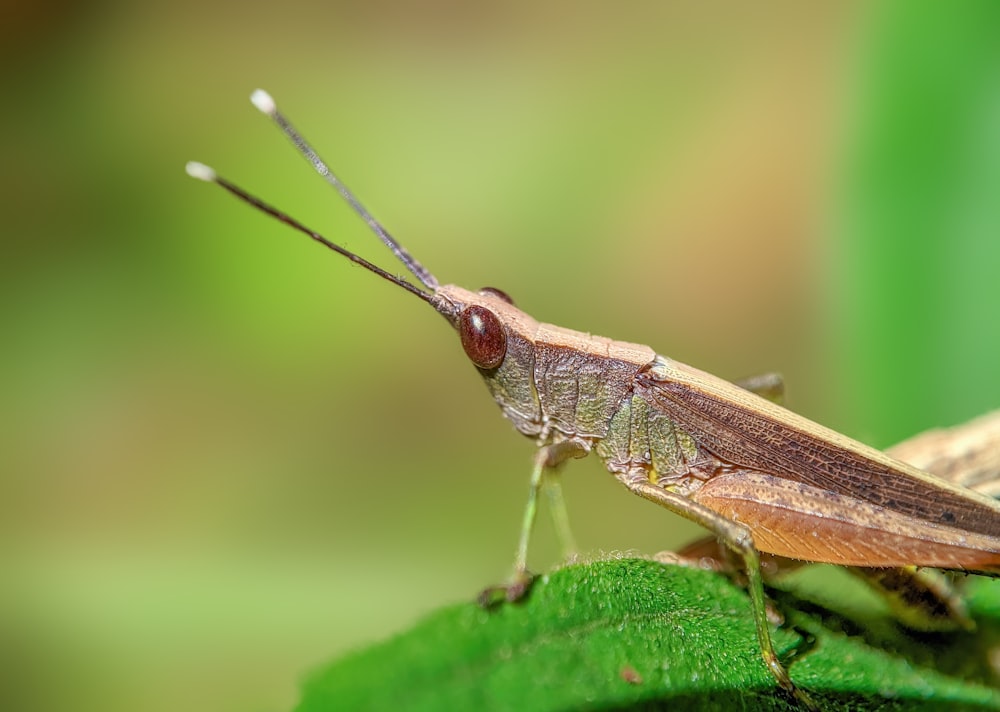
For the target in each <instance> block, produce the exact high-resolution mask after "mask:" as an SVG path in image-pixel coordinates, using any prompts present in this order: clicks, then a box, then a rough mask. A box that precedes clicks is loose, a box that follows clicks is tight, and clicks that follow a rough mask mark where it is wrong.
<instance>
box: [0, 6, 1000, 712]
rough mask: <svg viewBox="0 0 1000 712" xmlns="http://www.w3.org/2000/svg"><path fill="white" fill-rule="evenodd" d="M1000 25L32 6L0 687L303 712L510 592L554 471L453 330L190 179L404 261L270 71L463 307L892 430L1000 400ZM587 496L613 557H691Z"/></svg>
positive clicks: (548, 549) (11, 195)
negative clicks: (372, 662) (671, 553)
mask: <svg viewBox="0 0 1000 712" xmlns="http://www.w3.org/2000/svg"><path fill="white" fill-rule="evenodd" d="M997 36H1000V5H998V4H996V3H993V2H979V3H975V2H972V3H957V4H949V5H944V4H938V3H930V2H902V1H898V2H883V3H844V2H813V3H796V2H770V3H752V4H748V3H741V2H734V1H732V2H724V1H720V2H712V3H654V2H646V3H630V4H627V5H622V4H619V5H610V4H605V3H594V2H582V3H570V2H543V3H533V2H513V3H505V4H500V5H498V4H489V5H486V4H466V3H456V2H448V1H442V2H432V3H429V4H428V3H421V4H410V3H392V2H374V3H371V2H369V3H363V4H361V3H358V4H348V3H312V4H311V3H308V2H293V3H291V4H278V3H244V4H240V5H238V6H237V5H225V4H213V3H194V2H190V0H181V1H180V2H173V3H164V2H150V3H123V2H99V3H75V4H74V3H72V2H67V3H59V2H58V1H56V0H50V1H48V2H44V1H43V2H41V3H36V4H33V5H30V6H29V5H27V4H26V3H21V4H6V5H5V6H4V20H3V22H2V23H0V52H2V53H3V64H2V67H3V69H2V75H0V77H2V79H0V81H2V88H3V92H4V102H3V104H4V107H5V110H4V111H3V113H2V116H0V127H2V131H0V136H2V139H0V141H2V142H3V144H2V150H3V153H2V155H3V160H2V163H0V201H2V202H3V204H2V215H3V225H4V227H3V232H2V234H3V243H2V244H3V248H4V249H3V259H2V269H3V275H2V276H3V279H2V287H0V289H2V290H3V300H2V307H0V309H2V311H0V315H2V320H3V321H2V326H3V333H4V343H3V349H2V364H0V365H2V368H0V378H2V379H3V393H4V397H3V404H4V407H3V409H2V411H0V417H2V419H3V422H2V428H0V433H2V434H0V439H2V440H0V457H2V461H0V467H2V469H0V472H2V474H0V518H2V520H0V537H2V538H0V557H2V560H0V565H2V568H0V638H2V639H3V641H4V642H3V645H2V646H0V651H2V652H0V706H2V707H3V708H4V709H22V710H24V709H70V708H72V709H76V710H90V709H94V710H97V709H100V710H131V709H143V710H150V711H154V712H156V711H159V710H174V709H213V710H280V709H286V708H288V707H289V706H290V705H291V704H292V703H293V702H294V700H295V699H296V694H297V692H296V691H297V684H298V681H299V680H300V679H301V678H302V677H303V676H304V675H305V673H306V672H307V671H308V670H310V669H312V668H314V667H316V666H317V665H318V664H320V663H321V662H323V661H325V660H327V659H329V658H330V657H332V656H333V655H335V654H337V653H340V652H343V651H345V650H348V649H350V648H352V647H356V646H359V645H363V644H365V643H367V642H370V641H374V640H376V639H379V638H381V637H384V636H386V635H388V634H390V633H391V632H393V631H397V630H400V629H402V628H404V627H406V626H407V625H408V624H409V623H411V622H412V621H414V620H415V619H416V618H417V617H418V616H420V615H421V614H422V613H425V612H427V611H429V610H432V609H434V608H435V607H437V606H439V605H442V604H444V603H449V602H454V601H458V600H467V599H469V598H470V597H472V596H474V595H475V594H476V592H477V591H478V590H479V589H480V588H481V587H483V586H484V585H486V584H489V583H493V582H497V581H499V580H501V579H502V578H503V577H504V576H505V575H506V574H507V572H508V567H509V565H510V562H511V559H512V554H513V548H514V545H515V540H516V534H517V528H518V523H519V521H520V516H521V508H522V506H523V502H524V496H525V494H526V491H527V477H528V469H529V463H530V458H531V454H532V446H531V444H530V443H529V442H528V441H526V440H524V439H523V438H521V437H520V436H519V435H517V434H516V433H515V432H514V431H513V430H512V428H511V427H510V426H509V425H508V424H507V423H506V422H505V421H504V420H502V419H501V418H500V417H499V415H498V412H497V409H496V406H495V405H494V404H493V403H492V401H491V399H490V398H489V396H488V394H487V392H486V390H485V388H484V387H483V385H482V384H481V383H480V380H479V377H478V376H477V375H476V373H475V371H474V369H472V367H471V366H470V365H468V363H467V362H466V360H465V357H464V355H463V354H462V352H461V348H460V347H459V345H458V342H457V339H456V338H455V336H454V334H453V333H452V332H451V331H450V329H449V328H448V326H447V325H446V324H445V323H444V322H443V321H442V320H441V319H440V317H438V316H437V315H435V314H434V313H432V312H431V310H429V309H427V308H426V306H425V305H423V304H422V303H420V302H419V301H417V300H415V299H413V298H411V297H410V296H408V295H406V294H404V293H401V292H400V291H399V290H396V289H394V288H392V287H391V286H390V285H388V284H386V283H384V282H383V281H381V280H378V279H376V278H374V277H373V276H371V275H369V274H367V273H365V272H364V271H362V270H360V269H354V268H350V267H349V266H348V265H347V264H346V263H345V261H344V260H342V259H340V258H338V257H336V256H334V255H332V254H330V253H327V252H325V251H324V250H322V249H320V248H319V247H317V246H315V245H313V244H310V243H309V242H308V241H307V240H305V239H304V238H302V237H300V236H298V235H297V234H294V233H291V232H290V231H288V230H287V229H283V227H282V226H281V225H279V224H277V223H275V222H274V221H271V220H268V219H266V218H264V217H263V216H261V215H258V214H256V213H254V212H253V211H251V210H249V209H248V208H246V207H245V206H243V205H240V204H238V203H237V202H236V201H234V200H232V199H231V198H229V197H227V196H226V195H224V194H223V193H222V191H220V190H218V189H217V188H214V187H210V186H206V185H204V184H200V183H197V182H195V181H192V180H191V179H189V178H188V177H186V176H185V175H184V172H183V166H184V163H185V161H187V160H191V159H196V160H200V161H204V162H206V163H209V164H210V165H212V166H214V167H216V168H217V169H218V170H219V171H220V172H221V173H222V174H223V175H226V176H228V177H229V178H231V179H233V180H235V181H237V182H239V183H241V184H243V185H244V186H245V187H247V188H248V189H250V190H252V191H255V192H257V193H259V194H260V195H262V196H265V197H266V198H267V199H268V200H270V201H271V202H273V203H275V204H277V205H279V206H281V207H284V208H285V209H287V210H289V211H290V212H292V213H293V214H295V215H296V216H298V217H300V218H301V219H302V220H304V221H305V222H306V223H308V224H310V225H312V226H314V227H316V228H318V229H320V230H321V231H323V232H324V233H326V234H327V235H329V236H331V237H334V238H336V239H337V240H339V241H341V242H342V243H343V244H345V245H346V246H348V247H349V248H351V249H355V250H357V251H359V252H361V253H362V254H364V255H365V256H368V257H370V258H372V259H374V260H375V261H376V262H378V263H380V264H383V265H389V268H390V269H393V270H394V269H396V267H395V266H394V265H392V261H391V256H390V255H389V254H388V253H387V252H386V251H385V250H384V248H382V247H381V246H380V245H379V244H377V241H376V240H375V239H374V238H373V237H372V236H371V235H370V234H369V233H368V232H367V231H366V228H365V226H364V224H363V223H361V221H359V220H358V219H357V218H356V217H355V216H354V215H353V214H351V213H350V211H349V210H348V209H347V207H346V206H345V205H343V204H342V203H341V202H340V201H339V199H338V198H337V196H336V195H335V194H334V193H333V192H332V191H331V190H330V189H329V188H328V187H327V186H326V185H325V184H324V183H323V182H322V181H321V180H320V179H319V178H317V177H316V176H315V175H314V174H313V173H312V172H311V170H310V169H309V168H308V167H307V166H306V164H305V163H304V162H303V161H302V159H301V158H299V157H298V156H297V155H295V154H294V152H293V151H292V149H291V148H290V147H289V146H288V145H287V143H286V142H285V140H284V139H283V138H282V137H281V136H280V135H279V134H278V133H277V132H276V130H275V129H274V128H273V127H272V126H270V125H269V123H268V121H267V120H266V119H265V118H264V117H262V116H260V115H259V114H257V112H256V111H255V110H254V109H253V108H252V107H251V106H250V105H249V103H248V102H247V97H248V95H249V93H250V91H251V90H253V89H254V88H256V87H257V86H262V87H265V88H267V89H268V90H269V91H271V93H272V94H274V95H275V97H276V98H277V99H278V101H279V103H280V105H281V106H282V107H283V108H284V109H285V111H286V112H287V113H288V114H290V115H291V117H292V118H293V119H294V120H295V121H296V123H297V124H298V126H299V128H301V129H302V130H303V131H304V132H305V134H306V135H307V136H308V137H309V138H310V139H311V140H312V141H313V142H314V143H315V144H316V146H317V147H318V149H319V150H320V152H321V153H322V154H323V155H324V156H325V157H326V158H327V159H328V160H329V161H330V163H331V164H332V166H333V167H334V169H335V170H336V171H337V172H338V173H339V174H340V175H341V176H342V177H343V178H344V180H345V182H347V184H348V185H350V186H351V187H352V188H353V189H354V190H355V191H356V192H357V193H358V194H359V196H360V197H361V199H362V200H363V201H364V202H365V204H366V205H367V206H368V207H369V208H370V209H371V210H372V212H374V213H375V214H376V215H377V216H378V217H379V218H380V219H381V220H382V221H383V222H384V223H385V224H386V225H387V226H388V228H389V229H390V231H392V232H393V233H394V234H395V235H397V236H398V237H399V238H400V239H401V240H402V241H403V243H404V244H405V245H406V246H407V247H408V248H409V249H410V250H411V251H412V252H413V253H414V254H415V255H417V257H418V258H419V259H420V260H422V261H423V262H424V264H425V265H427V266H428V267H429V268H430V269H431V270H432V271H433V272H435V274H436V275H437V276H438V277H439V278H440V279H441V280H442V281H443V282H456V283H459V284H462V285H464V286H467V287H470V288H478V287H480V286H484V285H490V286H497V287H500V288H502V289H504V290H506V291H508V292H509V293H510V294H512V295H513V296H514V297H515V299H516V300H517V301H518V304H519V305H520V306H522V307H523V308H525V309H526V310H528V311H529V312H530V313H532V314H533V315H535V316H536V317H538V318H539V319H541V320H544V321H550V322H553V323H557V324H560V325H563V326H567V327H573V328H578V329H582V330H588V331H591V332H593V333H599V334H604V335H608V336H613V337H616V338H621V339H627V340H631V341H639V342H642V343H648V344H650V345H651V346H653V347H654V348H656V349H657V350H658V351H660V352H662V353H664V354H667V355H670V356H672V357H674V358H677V359H680V360H682V361H685V362H688V363H692V364H694V365H697V366H699V367H701V368H704V369H706V370H709V371H712V372H714V373H717V374H719V375H721V376H725V377H731V378H739V377H742V376H746V375H750V374H753V373H758V372H762V371H768V370H778V371H781V372H782V373H784V374H785V376H786V378H787V381H788V390H789V404H790V406H791V407H793V408H794V409H796V410H798V411H800V412H802V413H804V414H806V415H808V416H810V417H813V418H815V419H817V420H820V421H822V422H824V423H825V424H827V425H830V426H833V427H835V428H838V429H840V430H842V431H844V432H847V433H848V434H851V435H853V436H856V437H859V438H861V439H864V440H866V441H868V442H871V443H873V444H875V445H879V446H886V445H889V444H891V443H892V442H894V441H896V440H899V439H901V438H903V437H906V436H908V435H910V434H913V433H915V432H917V431H919V430H922V429H925V428H928V427H932V426H938V425H947V424H952V423H957V422H961V421H963V420H966V419H968V418H971V417H973V416H975V415H977V414H979V413H981V412H984V411H986V410H989V409H992V408H994V407H996V406H998V405H1000V373H998V369H997V363H998V359H997V354H998V353H1000V329H998V316H997V313H996V312H997V307H998V305H1000V286H998V274H1000V239H998V238H1000V43H998V42H996V37H997ZM566 480H567V488H566V489H567V497H568V499H569V504H570V509H571V514H572V516H573V521H574V524H575V531H576V534H577V536H578V538H579V540H580V542H581V544H582V546H583V548H584V549H586V550H588V551H615V550H625V549H636V550H639V551H643V552H654V551H657V550H660V549H665V548H670V547H673V546H677V545H679V544H680V543H682V542H683V541H684V540H685V539H686V538H688V537H690V536H692V535H693V534H695V533H696V531H695V530H693V529H691V528H688V527H685V526H684V525H681V524H680V523H679V522H678V521H677V518H676V517H671V516H670V515H668V514H665V513H661V512H660V511H657V510H655V508H653V507H652V506H650V505H648V504H647V503H644V502H641V501H639V500H637V499H635V498H632V497H629V496H627V494H626V493H625V492H624V491H623V490H621V488H620V487H619V486H618V485H616V484H615V483H614V481H613V480H612V479H611V478H610V477H609V476H608V475H607V474H606V473H605V472H604V471H603V470H602V468H601V466H600V464H599V463H598V462H597V461H596V460H595V461H584V462H579V463H572V464H571V466H569V467H568V468H567V470H566ZM552 539H553V537H552V535H551V531H550V528H549V524H548V521H547V520H546V518H545V517H543V518H542V519H541V525H540V527H539V530H538V536H537V538H536V544H537V546H536V548H535V549H534V551H533V554H532V564H533V566H534V568H536V569H545V568H547V567H549V566H551V565H552V564H553V563H554V562H556V561H557V558H558V557H557V552H556V548H555V546H554V544H553V541H552ZM387 674H391V671H388V672H387Z"/></svg>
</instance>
